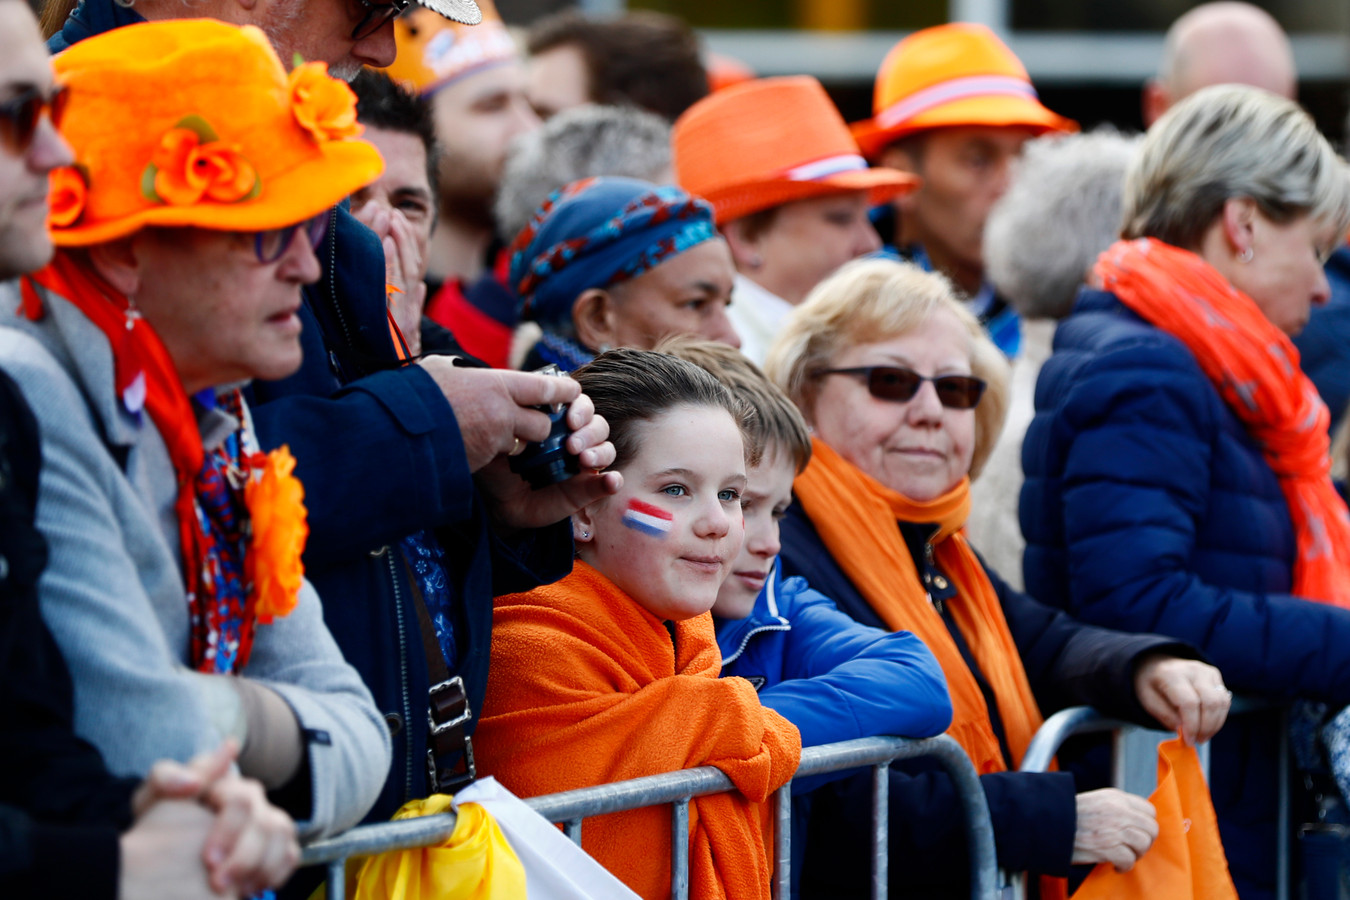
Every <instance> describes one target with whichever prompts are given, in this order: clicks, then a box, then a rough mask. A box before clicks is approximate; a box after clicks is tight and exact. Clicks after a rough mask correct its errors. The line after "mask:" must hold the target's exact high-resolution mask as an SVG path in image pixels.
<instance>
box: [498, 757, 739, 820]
mask: <svg viewBox="0 0 1350 900" xmlns="http://www.w3.org/2000/svg"><path fill="white" fill-rule="evenodd" d="M735 787H736V786H735V785H734V784H732V783H731V779H730V778H728V777H727V776H726V775H725V774H724V773H723V772H722V771H721V770H720V769H715V768H713V767H712V766H702V767H700V768H697V769H682V770H681V771H678V772H663V773H661V774H660V775H648V776H646V777H643V778H634V779H632V780H631V781H619V782H615V783H614V784H598V785H595V786H594V787H586V788H577V789H576V790H574V791H563V792H561V793H558V794H548V795H546V796H543V797H531V798H529V799H527V800H525V803H526V804H527V805H529V806H530V808H531V809H533V810H534V811H535V812H537V813H539V815H541V816H543V817H544V818H545V819H548V820H549V821H550V822H565V821H567V820H568V819H577V818H583V817H587V818H589V817H590V816H601V815H605V814H606V813H612V812H626V811H627V810H630V809H634V808H638V807H643V806H659V805H660V804H662V803H674V802H675V801H676V800H684V799H688V798H690V797H703V796H706V795H707V794H717V793H721V792H722V791H730V790H735Z"/></svg>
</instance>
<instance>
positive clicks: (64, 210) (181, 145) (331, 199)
mask: <svg viewBox="0 0 1350 900" xmlns="http://www.w3.org/2000/svg"><path fill="white" fill-rule="evenodd" d="M52 65H53V68H54V69H55V71H56V77H57V79H58V80H59V81H60V82H61V83H62V84H63V85H64V86H65V87H66V88H67V90H68V91H69V94H68V97H69V99H68V101H67V104H66V108H65V112H64V114H63V115H62V117H61V124H60V131H61V134H62V135H63V136H64V137H65V139H66V140H67V141H68V142H69V143H70V146H71V148H72V149H73V150H74V153H75V165H73V166H68V167H64V168H61V169H57V170H56V171H54V172H53V173H52V179H51V181H52V185H51V192H50V206H51V210H50V215H49V220H48V221H49V228H50V230H51V233H52V239H53V241H54V242H55V243H56V244H57V245H59V246H65V247H72V246H84V245H89V244H97V243H102V242H104V241H109V240H113V239H115V238H119V237H122V236H124V235H128V234H131V233H133V232H135V231H138V230H139V229H141V228H144V227H146V226H150V225H158V226H193V227H197V228H210V229H217V230H223V231H264V230H267V229H272V228H282V227H285V226H287V225H293V224H295V223H297V222H302V221H304V220H305V219H307V218H310V217H312V216H315V215H317V214H319V213H320V212H322V211H324V210H325V209H327V208H329V207H331V206H334V205H336V204H337V203H338V202H340V201H341V200H342V198H344V197H346V196H347V195H348V194H350V193H351V192H352V191H354V190H356V189H357V188H360V187H363V186H365V185H367V184H369V183H370V182H372V181H374V180H375V179H376V178H378V177H379V175H380V173H381V172H382V171H383V169H384V161H383V160H382V159H381V158H380V154H379V151H378V150H376V149H375V147H374V146H372V145H371V144H369V143H367V142H365V141H360V140H356V139H355V138H356V136H357V135H358V134H360V132H361V126H360V125H359V124H358V123H357V121H356V97H355V95H354V94H353V93H352V92H351V89H350V88H348V87H347V85H346V84H344V83H343V82H341V81H338V80H336V79H334V78H331V77H329V75H328V74H327V67H326V66H325V65H324V64H323V63H307V64H303V65H300V66H297V68H296V69H295V71H293V72H292V73H291V74H290V75H287V73H286V70H285V69H284V68H283V67H282V65H281V61H280V60H279V59H278V58H277V55H276V53H275V52H274V51H273V50H272V46H271V44H269V43H268V41H267V37H266V36H265V35H264V34H263V33H262V32H261V31H260V30H258V29H257V28H254V27H252V26H245V27H243V28H240V27H237V26H234V25H226V24H224V23H222V22H216V21H213V20H210V19H190V20H181V21H162V22H146V23H142V24H136V25H129V26H127V27H125V28H118V29H116V30H114V31H110V32H107V33H106V34H101V35H98V36H97V37H92V38H89V39H87V40H84V41H81V42H80V43H78V44H76V45H75V46H73V47H71V48H70V49H69V50H66V51H65V52H64V53H61V54H60V55H58V56H57V57H55V58H54V59H53V60H52Z"/></svg>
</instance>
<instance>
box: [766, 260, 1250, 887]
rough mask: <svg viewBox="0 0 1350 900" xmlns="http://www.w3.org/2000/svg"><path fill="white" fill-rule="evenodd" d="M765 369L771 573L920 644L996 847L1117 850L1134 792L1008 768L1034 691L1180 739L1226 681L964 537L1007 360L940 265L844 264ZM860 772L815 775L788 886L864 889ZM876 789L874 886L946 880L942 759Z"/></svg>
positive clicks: (1126, 842)
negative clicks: (884, 844)
mask: <svg viewBox="0 0 1350 900" xmlns="http://www.w3.org/2000/svg"><path fill="white" fill-rule="evenodd" d="M768 375H769V377H770V378H772V379H773V380H774V381H776V382H777V383H778V384H779V385H780V386H781V387H782V388H783V389H784V390H785V391H786V392H787V393H788V396H790V397H791V398H792V399H793V401H794V402H795V403H796V404H797V405H798V407H799V408H800V409H801V410H802V412H803V414H804V415H805V416H806V419H807V421H808V422H809V423H810V424H811V426H812V428H813V429H814V432H815V442H814V452H813V454H812V457H811V462H810V464H809V465H808V467H807V468H806V470H805V471H804V472H803V473H802V474H801V475H800V476H798V478H797V480H796V482H795V484H794V490H795V494H796V499H797V503H795V504H794V506H793V507H792V508H791V510H789V512H788V516H787V518H786V520H785V521H784V523H783V529H782V543H783V550H782V560H783V573H784V575H788V574H792V575H802V576H804V577H805V578H806V579H807V581H808V582H810V583H811V585H812V586H814V587H815V588H816V589H817V590H819V591H821V592H822V593H824V594H826V595H827V596H829V597H832V598H833V599H834V600H835V602H836V603H837V604H838V606H839V609H840V610H842V611H843V612H845V613H847V614H848V615H850V616H852V617H853V618H855V619H857V620H858V621H859V622H862V623H863V624H865V625H871V626H874V627H878V628H885V629H889V630H892V631H897V630H900V629H906V630H909V631H912V632H914V633H915V634H917V635H918V636H919V637H920V638H922V639H923V641H924V642H925V643H926V644H927V645H928V646H929V648H930V649H931V650H932V651H933V653H934V654H935V655H936V656H937V658H938V662H939V664H940V665H941V666H942V670H943V674H944V675H945V676H946V678H947V685H948V688H949V690H950V691H951V697H952V705H953V708H954V716H953V720H952V725H951V728H950V729H949V730H948V732H947V733H948V734H950V735H951V736H952V737H953V738H955V739H956V740H957V741H959V742H960V743H961V745H962V747H964V748H965V750H966V752H967V753H968V754H969V755H970V758H971V760H972V761H973V762H974V764H975V767H976V769H977V770H978V771H979V772H980V773H981V782H982V784H983V785H984V788H985V793H986V796H987V798H988V800H989V807H990V812H991V814H992V816H993V823H994V836H995V841H996V844H997V848H998V854H999V862H1000V864H1001V865H1003V866H1004V867H1006V868H1009V869H1014V870H1029V871H1031V872H1035V873H1040V874H1044V875H1057V876H1062V875H1065V874H1066V873H1067V872H1068V869H1069V865H1070V863H1085V862H1103V861H1109V862H1112V863H1114V864H1115V865H1116V866H1118V867H1120V868H1128V867H1130V866H1131V865H1133V863H1134V861H1135V859H1136V858H1137V857H1138V856H1139V855H1140V854H1142V853H1143V852H1144V851H1145V850H1147V849H1148V847H1149V845H1150V844H1151V842H1152V838H1153V836H1154V835H1155V834H1156V828H1157V825H1156V822H1155V821H1154V818H1153V810H1152V808H1151V807H1150V806H1149V805H1148V804H1147V802H1146V801H1144V800H1142V799H1141V798H1138V797H1132V796H1129V795H1126V794H1124V793H1122V792H1120V791H1117V790H1114V789H1110V788H1107V789H1102V790H1096V791H1088V792H1084V793H1078V790H1077V783H1076V781H1075V776H1074V775H1073V774H1072V773H1069V772H1056V773H1049V774H1024V773H1018V772H1016V771H1014V770H1015V769H1016V768H1017V766H1018V765H1019V764H1020V762H1021V760H1022V755H1023V753H1024V752H1025V751H1026V748H1027V744H1028V742H1029V741H1030V740H1031V737H1032V735H1033V734H1034V733H1035V731H1036V729H1037V728H1038V727H1039V726H1040V724H1041V717H1042V714H1043V711H1053V710H1054V709H1056V708H1058V707H1061V706H1066V705H1072V704H1079V703H1087V704H1091V705H1093V706H1096V707H1098V708H1099V709H1102V710H1105V711H1108V712H1109V713H1110V714H1112V715H1116V716H1120V717H1123V718H1127V719H1130V720H1132V721H1136V722H1140V723H1144V724H1149V725H1151V726H1152V727H1158V722H1161V723H1162V724H1163V725H1164V726H1165V727H1167V728H1178V729H1179V730H1181V731H1182V733H1183V734H1184V736H1185V737H1186V738H1187V739H1188V740H1191V741H1202V740H1206V739H1207V738H1208V737H1209V736H1210V735H1212V734H1213V733H1214V732H1215V731H1217V730H1218V728H1219V727H1220V726H1221V725H1222V724H1223V720H1224V717H1225V715H1226V714H1227V709H1228V701H1229V695H1228V692H1227V691H1226V690H1225V689H1224V687H1223V683H1222V681H1221V679H1220V677H1219V673H1218V672H1217V670H1215V669H1213V668H1212V667H1210V666H1207V665H1204V664H1203V663H1199V662H1195V661H1193V660H1190V659H1182V658H1180V657H1185V656H1191V655H1193V654H1192V651H1190V649H1189V648H1188V647H1186V646H1185V645H1184V644H1179V643H1177V642H1174V641H1170V640H1167V639H1165V638H1160V637H1156V636H1152V635H1138V636H1136V635H1124V634H1120V633H1116V632H1111V631H1106V630H1104V629H1100V628H1092V627H1087V626H1083V625H1079V624H1077V623H1075V622H1074V621H1073V620H1071V619H1070V618H1069V617H1068V616H1066V615H1064V614H1063V613H1060V612H1058V611H1054V610H1051V609H1049V608H1047V607H1044V606H1041V605H1040V604H1038V603H1037V602H1036V601H1034V600H1032V599H1031V598H1030V597H1028V596H1026V595H1025V594H1021V593H1018V592H1016V591H1013V590H1011V589H1010V588H1008V586H1007V585H1006V584H1005V583H1004V582H1003V581H1002V579H1000V578H999V577H998V575H997V574H996V573H994V572H992V571H989V570H987V569H986V568H985V567H984V565H983V563H982V561H981V559H980V557H979V556H978V555H977V554H976V553H975V551H974V550H973V549H972V548H971V547H970V545H969V543H967V541H966V538H965V535H964V533H963V531H962V526H963V525H964V523H965V519H966V515H967V513H968V512H969V509H970V495H969V492H970V480H969V475H970V474H971V472H973V471H978V469H979V466H980V465H981V464H982V463H983V462H984V460H985V458H986V456H987V454H988V452H989V447H990V446H991V445H992V444H993V442H994V440H995V439H996V438H997V436H998V429H999V425H1000V423H1001V419H1002V416H1003V407H1004V402H1005V396H1006V390H1007V365H1006V363H1005V362H1004V361H1003V359H1002V356H1001V354H1000V353H999V351H998V350H997V348H996V347H995V346H994V345H993V343H991V342H990V341H989V339H988V338H986V337H984V335H983V332H982V330H981V328H980V326H979V323H978V322H977V321H976V320H975V318H974V317H973V316H972V315H970V313H968V312H967V311H966V310H965V309H964V308H963V307H962V305H961V304H960V302H959V301H958V300H957V299H956V297H955V295H954V293H953V289H952V287H951V285H950V283H949V282H947V280H946V279H945V278H943V277H942V276H940V275H935V274H928V273H925V272H922V271H921V270H919V269H918V268H917V267H915V266H913V265H911V264H908V263H899V262H892V261H885V260H875V261H860V262H855V263H851V264H850V265H848V266H846V267H844V268H843V269H841V270H840V271H839V272H838V273H837V274H835V275H834V276H832V277H831V278H829V279H827V280H826V281H824V282H822V283H821V285H820V286H819V287H818V288H817V289H816V290H815V291H814V292H813V293H812V295H811V296H810V297H809V298H808V299H807V301H806V303H804V304H803V305H802V306H801V307H799V308H798V309H797V310H796V311H795V312H794V313H793V314H792V316H790V317H789V318H788V321H787V323H786V325H785V326H784V329H783V332H782V334H780V335H779V338H778V341H777V342H776V343H775V344H774V347H773V349H772V351H771V352H770V354H769V360H768ZM1155 719H1156V721H1155ZM867 781H868V779H867V778H866V777H863V778H854V779H851V780H850V781H847V782H842V783H840V784H842V787H835V786H829V787H826V788H824V789H822V791H823V793H822V792H817V796H816V801H815V809H814V813H813V820H812V825H811V841H810V844H809V845H808V847H807V861H806V864H805V871H804V872H803V893H809V892H810V891H811V890H813V889H822V890H823V889H825V885H827V884H831V885H832V888H831V889H830V890H828V891H827V892H828V893H830V894H831V896H840V895H841V894H849V895H858V896H862V895H864V894H865V893H866V890H867V887H866V884H865V879H866V872H867V871H868V867H867V864H866V862H865V853H866V849H865V848H866V847H867V846H868V841H867V839H866V835H865V834H864V833H863V829H864V827H865V823H866V822H867V821H868V819H869V817H868V816H866V815H865V814H863V812H862V810H864V809H865V808H866V804H867V802H868V801H867V799H866V798H867V797H868V796H869V793H868V791H869V787H868V784H867ZM890 791H891V794H890V796H891V803H892V809H893V814H892V817H891V864H890V871H891V873H892V874H893V880H894V883H895V887H894V888H893V889H894V890H897V891H915V890H918V891H919V892H920V893H923V894H924V896H931V895H937V896H953V897H955V896H962V895H964V894H965V893H967V892H968V888H967V886H966V882H965V879H966V871H965V868H964V867H963V866H962V865H961V862H960V860H961V858H962V856H963V854H964V833H963V830H962V827H961V824H960V818H959V812H958V810H959V804H958V803H957V801H956V799H955V795H954V789H953V786H952V784H951V782H950V780H949V779H948V778H947V776H946V775H944V774H942V773H940V772H939V771H936V770H934V769H932V768H930V767H926V766H919V765H914V764H909V763H906V764H904V765H900V766H896V767H894V768H892V771H891V786H890ZM933 860H941V861H942V864H941V865H933V864H932V861H933Z"/></svg>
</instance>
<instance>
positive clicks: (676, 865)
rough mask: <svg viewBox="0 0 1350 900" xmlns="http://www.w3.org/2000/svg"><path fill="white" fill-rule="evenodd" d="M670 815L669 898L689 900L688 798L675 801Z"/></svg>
mask: <svg viewBox="0 0 1350 900" xmlns="http://www.w3.org/2000/svg"><path fill="white" fill-rule="evenodd" d="M672 807H673V809H672V810H671V815H670V830H671V834H670V838H671V840H670V896H671V900H689V798H688V797H685V798H684V799H683V800H676V801H675V802H674V803H673V804H672Z"/></svg>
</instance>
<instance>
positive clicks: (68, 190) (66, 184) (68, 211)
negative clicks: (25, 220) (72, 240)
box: [47, 166, 89, 228]
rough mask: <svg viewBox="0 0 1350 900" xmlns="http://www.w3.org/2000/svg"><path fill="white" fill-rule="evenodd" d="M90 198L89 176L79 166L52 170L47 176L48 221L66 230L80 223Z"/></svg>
mask: <svg viewBox="0 0 1350 900" xmlns="http://www.w3.org/2000/svg"><path fill="white" fill-rule="evenodd" d="M88 198H89V176H88V175H86V174H85V172H84V171H83V170H82V169H81V167H79V166H62V167H61V168H59V169H52V171H51V172H50V173H49V174H48V176H47V221H48V222H49V223H51V225H52V226H54V227H56V228H65V227H67V226H69V225H73V224H75V223H76V222H78V221H79V219H80V216H81V215H83V214H84V204H85V201H86V200H87V199H88Z"/></svg>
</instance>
